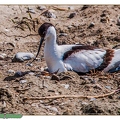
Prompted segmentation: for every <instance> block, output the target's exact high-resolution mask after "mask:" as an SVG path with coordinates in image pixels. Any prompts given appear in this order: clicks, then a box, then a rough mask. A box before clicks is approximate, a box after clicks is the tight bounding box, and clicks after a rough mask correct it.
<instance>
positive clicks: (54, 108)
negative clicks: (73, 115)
mask: <svg viewBox="0 0 120 120" xmlns="http://www.w3.org/2000/svg"><path fill="white" fill-rule="evenodd" d="M49 109H50V110H52V111H53V112H57V113H58V109H57V108H56V107H50V108H49Z"/></svg>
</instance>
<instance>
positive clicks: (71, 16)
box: [68, 13, 76, 19]
mask: <svg viewBox="0 0 120 120" xmlns="http://www.w3.org/2000/svg"><path fill="white" fill-rule="evenodd" d="M75 15H76V13H71V14H70V15H69V17H68V18H70V19H71V18H73V17H75Z"/></svg>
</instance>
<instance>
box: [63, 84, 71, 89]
mask: <svg viewBox="0 0 120 120" xmlns="http://www.w3.org/2000/svg"><path fill="white" fill-rule="evenodd" d="M61 85H62V86H64V87H65V89H68V88H69V86H70V85H69V84H61Z"/></svg>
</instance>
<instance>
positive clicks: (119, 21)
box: [117, 16, 120, 25]
mask: <svg viewBox="0 0 120 120" xmlns="http://www.w3.org/2000/svg"><path fill="white" fill-rule="evenodd" d="M117 25H120V16H119V17H118V18H117Z"/></svg>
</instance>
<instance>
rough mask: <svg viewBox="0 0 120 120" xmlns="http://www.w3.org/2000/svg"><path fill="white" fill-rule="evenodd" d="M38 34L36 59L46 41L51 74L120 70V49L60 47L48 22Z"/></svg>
mask: <svg viewBox="0 0 120 120" xmlns="http://www.w3.org/2000/svg"><path fill="white" fill-rule="evenodd" d="M38 34H39V35H40V37H41V39H40V44H39V48H38V52H37V54H36V57H37V56H38V54H39V52H40V49H41V46H42V43H43V42H44V41H45V46H44V58H45V61H46V64H47V67H48V71H49V73H61V72H66V71H74V72H77V73H79V72H80V73H87V72H90V71H91V70H98V71H103V72H115V71H119V70H120V49H102V48H97V47H95V46H91V45H84V44H79V45H77V44H71V45H58V44H57V41H56V39H57V34H56V29H55V26H54V25H53V24H51V23H48V22H45V23H43V24H42V25H41V26H40V27H39V28H38ZM36 57H35V58H34V60H35V59H36ZM34 60H33V61H34Z"/></svg>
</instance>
